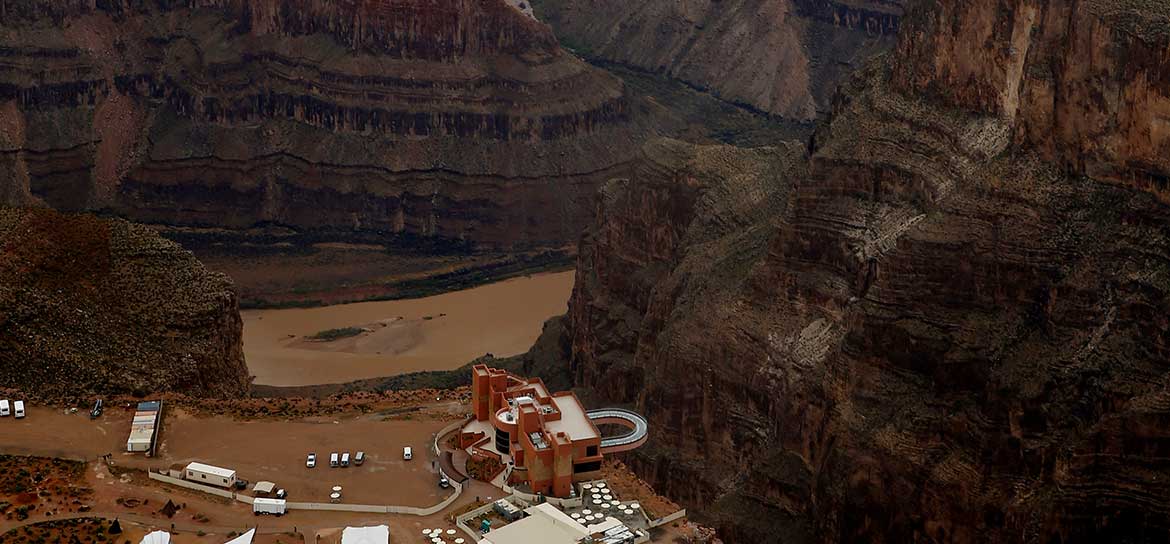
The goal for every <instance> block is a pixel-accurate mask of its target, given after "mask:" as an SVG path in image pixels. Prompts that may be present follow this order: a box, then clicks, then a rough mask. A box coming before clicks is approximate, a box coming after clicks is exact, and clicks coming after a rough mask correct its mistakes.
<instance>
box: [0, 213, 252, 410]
mask: <svg viewBox="0 0 1170 544" xmlns="http://www.w3.org/2000/svg"><path fill="white" fill-rule="evenodd" d="M242 336H243V321H242V320H241V319H240V313H239V308H238V306H237V302H236V294H235V290H234V289H233V287H232V283H231V281H230V280H229V279H228V278H227V277H226V276H224V275H222V274H215V273H211V272H208V271H207V270H206V269H205V268H204V267H203V265H201V264H199V261H197V260H195V258H194V257H193V256H192V255H191V253H190V252H188V251H185V250H183V249H182V248H181V247H179V246H178V245H177V244H175V243H173V242H170V241H167V240H164V239H162V238H160V237H159V236H158V235H157V234H156V233H155V232H154V231H152V230H150V229H148V228H146V227H142V226H139V225H134V224H131V223H128V222H126V221H121V220H103V219H96V218H94V217H92V216H88V215H63V214H59V213H57V212H54V211H52V210H46V209H11V208H9V209H0V387H6V388H16V389H19V390H21V391H23V392H24V394H25V395H27V396H29V397H32V398H37V399H47V400H54V399H55V400H73V399H81V398H83V397H85V396H87V395H89V394H95V393H97V394H110V393H113V394H134V393H137V394H147V393H151V392H156V391H174V392H180V393H186V394H190V395H196V396H215V397H229V396H239V395H246V394H247V393H248V390H249V387H250V384H251V378H250V376H249V375H248V369H247V367H246V366H245V364H244V354H243V348H242V342H243V339H242Z"/></svg>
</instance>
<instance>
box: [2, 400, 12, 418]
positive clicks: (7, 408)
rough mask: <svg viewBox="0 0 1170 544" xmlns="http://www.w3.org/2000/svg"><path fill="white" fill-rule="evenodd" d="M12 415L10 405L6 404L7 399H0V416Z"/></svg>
mask: <svg viewBox="0 0 1170 544" xmlns="http://www.w3.org/2000/svg"><path fill="white" fill-rule="evenodd" d="M10 415H12V407H11V406H9V404H8V399H0V417H4V416H10Z"/></svg>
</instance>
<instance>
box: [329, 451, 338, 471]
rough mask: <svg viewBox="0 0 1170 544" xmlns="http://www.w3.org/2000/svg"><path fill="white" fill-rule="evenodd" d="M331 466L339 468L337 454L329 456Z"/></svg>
mask: <svg viewBox="0 0 1170 544" xmlns="http://www.w3.org/2000/svg"><path fill="white" fill-rule="evenodd" d="M329 466H331V467H336V466H337V452H333V453H330V454H329Z"/></svg>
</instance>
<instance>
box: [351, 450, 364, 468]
mask: <svg viewBox="0 0 1170 544" xmlns="http://www.w3.org/2000/svg"><path fill="white" fill-rule="evenodd" d="M365 462H366V452H364V451H359V452H357V454H356V455H354V456H353V464H355V465H357V466H359V467H360V466H362V463H365Z"/></svg>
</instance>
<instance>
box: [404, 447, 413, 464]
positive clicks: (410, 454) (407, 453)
mask: <svg viewBox="0 0 1170 544" xmlns="http://www.w3.org/2000/svg"><path fill="white" fill-rule="evenodd" d="M413 457H414V452H412V451H411V449H410V446H407V447H405V448H402V458H403V459H405V460H407V461H409V460H410V459H411V458H413Z"/></svg>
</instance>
